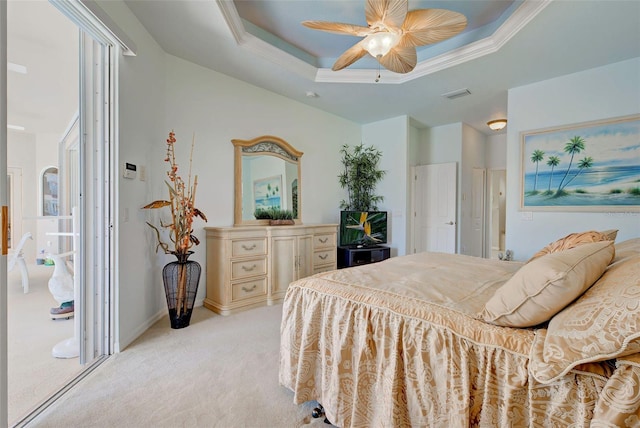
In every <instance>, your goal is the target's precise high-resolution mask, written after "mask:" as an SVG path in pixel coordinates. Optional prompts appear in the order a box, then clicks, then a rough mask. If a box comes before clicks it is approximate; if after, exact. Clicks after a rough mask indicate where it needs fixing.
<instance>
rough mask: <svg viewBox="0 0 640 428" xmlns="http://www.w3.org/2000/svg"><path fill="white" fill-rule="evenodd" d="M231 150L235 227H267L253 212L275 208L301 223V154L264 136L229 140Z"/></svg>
mask: <svg viewBox="0 0 640 428" xmlns="http://www.w3.org/2000/svg"><path fill="white" fill-rule="evenodd" d="M231 142H232V143H233V146H234V152H235V153H234V156H235V158H234V162H235V165H234V168H235V207H234V225H235V226H244V225H257V224H268V223H269V220H257V219H256V217H255V216H254V213H255V211H256V209H269V208H277V209H281V210H290V211H292V212H293V217H294V220H295V222H296V223H297V224H299V223H302V218H301V217H302V204H301V195H302V186H301V180H300V177H301V174H300V158H301V157H302V152H299V151H298V150H296V149H294V148H293V147H291V145H290V144H289V143H287V142H286V141H284V140H283V139H281V138H278V137H273V136H270V135H265V136H262V137H258V138H254V139H253V140H236V139H234V140H231Z"/></svg>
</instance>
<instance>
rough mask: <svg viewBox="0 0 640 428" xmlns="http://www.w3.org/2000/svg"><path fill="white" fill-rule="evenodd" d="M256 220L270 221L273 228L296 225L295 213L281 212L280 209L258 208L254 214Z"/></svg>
mask: <svg viewBox="0 0 640 428" xmlns="http://www.w3.org/2000/svg"><path fill="white" fill-rule="evenodd" d="M253 216H254V217H255V218H256V220H269V225H271V226H282V225H291V224H295V220H294V219H293V211H291V210H281V209H278V208H258V209H257V210H255V212H254V213H253Z"/></svg>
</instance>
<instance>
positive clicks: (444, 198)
mask: <svg viewBox="0 0 640 428" xmlns="http://www.w3.org/2000/svg"><path fill="white" fill-rule="evenodd" d="M414 184H415V185H414V187H413V188H414V194H413V200H414V207H415V211H414V227H413V230H414V252H416V253H418V252H423V251H437V252H443V253H451V254H453V253H455V252H456V231H457V220H456V217H457V216H456V200H457V189H458V180H457V165H456V163H455V162H452V163H442V164H433V165H420V166H417V167H415V175H414Z"/></svg>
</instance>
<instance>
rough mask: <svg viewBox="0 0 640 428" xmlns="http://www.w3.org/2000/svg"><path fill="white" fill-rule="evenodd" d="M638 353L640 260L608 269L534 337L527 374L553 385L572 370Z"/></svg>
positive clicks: (637, 255) (627, 260) (625, 261)
mask: <svg viewBox="0 0 640 428" xmlns="http://www.w3.org/2000/svg"><path fill="white" fill-rule="evenodd" d="M637 352H640V254H636V255H635V256H631V257H628V258H626V259H625V260H623V261H621V262H620V263H616V264H612V265H611V266H609V267H608V268H607V270H606V272H605V273H604V274H603V275H602V277H601V278H600V279H599V280H598V281H597V282H596V283H595V284H593V286H592V287H591V288H590V289H589V290H587V291H586V292H585V293H584V295H582V296H581V297H580V298H579V299H578V300H576V301H575V302H574V303H572V304H571V305H569V306H567V307H566V308H565V309H564V310H563V311H561V312H560V313H558V314H557V315H556V316H555V317H553V319H552V320H551V321H550V322H549V325H548V327H547V329H546V330H545V329H540V330H538V331H537V332H536V336H535V337H534V340H533V349H532V351H531V363H530V365H529V368H530V371H531V373H532V375H533V376H534V378H535V379H536V380H537V381H539V382H542V383H549V382H553V381H555V380H556V379H558V378H560V377H561V376H564V375H565V374H566V373H567V372H568V371H569V370H571V369H572V368H574V367H575V366H577V365H579V364H583V363H588V362H595V361H606V360H609V359H612V358H617V357H623V356H626V355H631V354H635V353H637Z"/></svg>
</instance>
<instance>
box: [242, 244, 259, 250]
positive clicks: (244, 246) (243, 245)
mask: <svg viewBox="0 0 640 428" xmlns="http://www.w3.org/2000/svg"><path fill="white" fill-rule="evenodd" d="M255 248H256V244H253V245H252V246H250V247H248V246H246V245H245V244H242V249H243V250H245V251H251V250H253V249H255Z"/></svg>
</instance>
